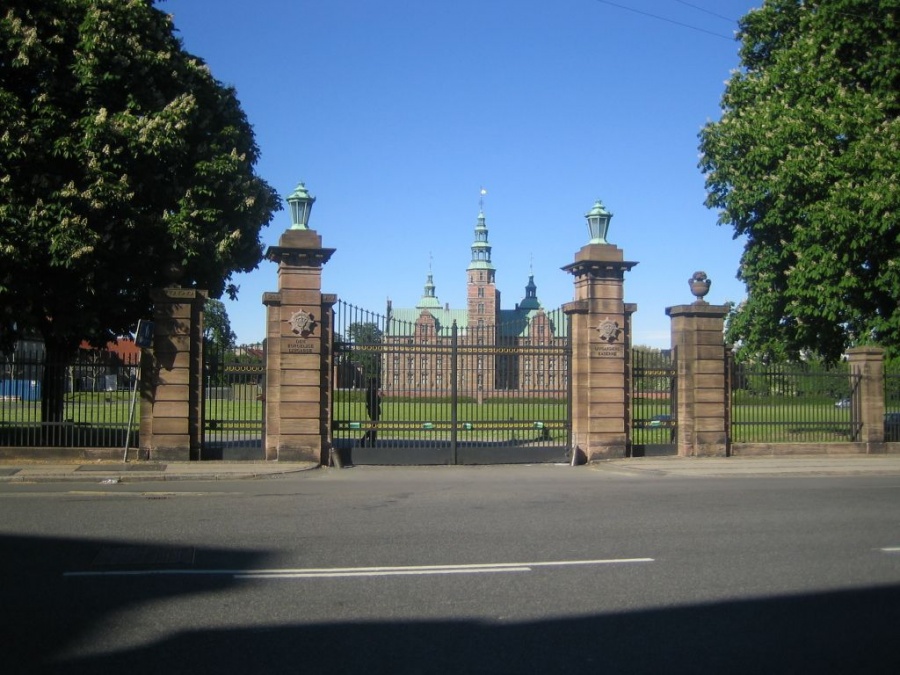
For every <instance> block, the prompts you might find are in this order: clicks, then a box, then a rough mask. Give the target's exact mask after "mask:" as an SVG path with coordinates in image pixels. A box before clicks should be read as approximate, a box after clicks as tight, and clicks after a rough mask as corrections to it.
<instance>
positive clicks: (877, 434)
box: [847, 346, 885, 454]
mask: <svg viewBox="0 0 900 675" xmlns="http://www.w3.org/2000/svg"><path fill="white" fill-rule="evenodd" d="M847 358H848V360H849V362H850V373H851V375H853V376H854V377H858V378H859V384H858V386H856V387H855V388H854V390H853V396H852V400H851V404H850V410H851V411H852V413H853V415H858V416H859V419H858V421H859V422H860V425H861V426H860V436H859V438H858V439H857V440H858V441H860V442H862V443H865V444H866V452H867V453H868V454H876V453H882V452H885V445H884V410H885V405H884V349H882V348H881V347H874V346H864V347H851V348H850V349H848V350H847Z"/></svg>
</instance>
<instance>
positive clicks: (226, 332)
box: [203, 298, 237, 354]
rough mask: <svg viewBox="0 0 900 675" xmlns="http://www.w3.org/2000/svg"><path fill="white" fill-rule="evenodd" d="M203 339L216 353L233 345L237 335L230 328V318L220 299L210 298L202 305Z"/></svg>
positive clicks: (222, 351)
mask: <svg viewBox="0 0 900 675" xmlns="http://www.w3.org/2000/svg"><path fill="white" fill-rule="evenodd" d="M203 340H204V342H205V343H206V344H207V345H209V346H210V347H212V348H213V350H214V351H215V352H216V353H218V354H224V353H225V352H226V351H227V350H229V349H231V348H232V347H234V345H235V341H236V340H237V335H235V333H234V331H233V330H231V319H229V318H228V310H227V309H226V308H225V303H223V302H222V301H221V300H216V299H215V298H210V299H209V300H207V301H206V305H205V306H204V307H203Z"/></svg>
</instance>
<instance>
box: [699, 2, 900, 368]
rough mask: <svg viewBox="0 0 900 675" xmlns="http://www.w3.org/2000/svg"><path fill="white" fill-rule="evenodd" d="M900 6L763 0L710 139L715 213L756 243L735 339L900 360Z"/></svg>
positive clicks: (747, 260)
mask: <svg viewBox="0 0 900 675" xmlns="http://www.w3.org/2000/svg"><path fill="white" fill-rule="evenodd" d="M898 10H900V0H766V1H765V2H764V3H763V5H762V7H761V8H760V9H756V10H753V11H751V12H750V13H749V14H747V16H745V17H744V18H743V19H742V20H741V21H740V32H739V37H740V40H741V48H740V57H741V67H740V68H739V69H738V70H737V71H735V72H734V73H733V75H732V77H731V79H730V80H729V82H728V83H727V87H726V90H725V94H724V96H723V99H722V116H721V118H720V119H719V120H718V121H716V122H710V123H708V124H707V125H706V126H705V127H704V128H703V130H702V131H701V133H700V150H701V160H700V167H701V169H702V171H703V172H704V173H705V174H706V186H707V190H708V197H707V205H708V206H709V207H711V208H715V209H718V210H719V211H720V215H719V222H720V223H721V224H724V225H730V226H732V227H733V228H734V232H735V236H736V237H744V238H745V240H746V245H745V248H744V253H743V256H742V258H741V263H740V268H739V271H738V278H739V279H741V280H743V281H744V282H745V284H746V287H747V292H748V297H747V300H746V301H745V302H744V303H742V304H741V305H740V306H739V307H737V308H736V311H735V312H734V314H733V315H732V316H731V318H730V321H729V337H730V339H732V340H734V341H735V342H736V343H738V344H740V345H742V349H744V350H745V351H747V352H750V353H755V354H764V355H770V356H780V357H786V358H795V357H796V356H798V355H799V354H800V353H802V352H804V351H809V352H813V353H817V354H819V355H821V356H822V357H823V358H825V359H827V360H833V359H836V358H837V357H839V356H840V354H841V353H842V352H843V351H844V350H845V349H846V348H847V347H848V346H853V345H859V344H867V343H878V344H882V345H884V346H885V347H886V348H887V349H888V351H889V353H890V354H893V355H898V354H900V306H898V298H900V120H898V112H900V43H898V39H900V11H898Z"/></svg>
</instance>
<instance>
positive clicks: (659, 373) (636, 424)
mask: <svg viewBox="0 0 900 675" xmlns="http://www.w3.org/2000/svg"><path fill="white" fill-rule="evenodd" d="M675 383H676V379H675V358H674V356H673V354H672V350H669V349H663V350H646V349H635V350H633V351H632V353H631V443H630V444H629V452H630V454H631V456H632V457H643V456H647V455H673V454H676V453H677V448H676V446H675V427H676V415H675V409H676V407H675V403H676V386H675Z"/></svg>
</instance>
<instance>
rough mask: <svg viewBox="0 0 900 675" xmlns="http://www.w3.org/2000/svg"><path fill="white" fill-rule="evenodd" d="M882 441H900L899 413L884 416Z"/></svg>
mask: <svg viewBox="0 0 900 675" xmlns="http://www.w3.org/2000/svg"><path fill="white" fill-rule="evenodd" d="M884 440H886V441H895V442H896V441H900V412H889V413H885V414H884Z"/></svg>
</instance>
